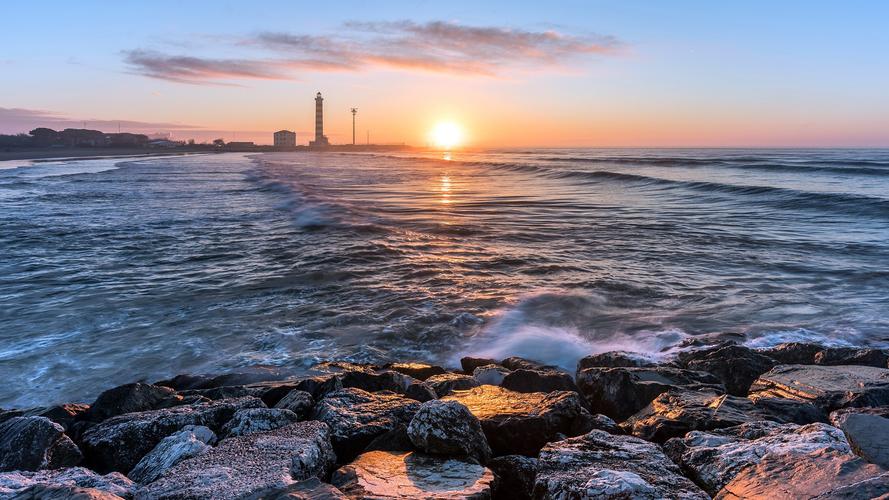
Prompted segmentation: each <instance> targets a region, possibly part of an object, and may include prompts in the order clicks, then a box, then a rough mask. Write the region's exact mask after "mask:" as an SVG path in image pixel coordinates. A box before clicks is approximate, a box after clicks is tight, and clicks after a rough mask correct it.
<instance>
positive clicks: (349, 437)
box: [312, 388, 420, 461]
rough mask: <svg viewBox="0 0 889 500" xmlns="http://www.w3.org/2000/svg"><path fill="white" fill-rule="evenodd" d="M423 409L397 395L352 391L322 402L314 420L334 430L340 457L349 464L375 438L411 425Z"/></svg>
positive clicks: (332, 396) (332, 395)
mask: <svg viewBox="0 0 889 500" xmlns="http://www.w3.org/2000/svg"><path fill="white" fill-rule="evenodd" d="M419 409H420V403H418V402H417V401H414V400H412V399H407V398H404V397H401V396H399V395H397V394H392V393H385V392H377V393H371V392H367V391H363V390H361V389H355V388H349V389H343V390H341V391H337V392H334V393H332V394H330V395H329V396H327V397H326V398H324V399H322V400H321V401H319V402H318V404H317V405H315V410H314V412H313V413H312V419H314V420H320V421H322V422H324V423H326V424H327V425H329V426H330V430H331V438H332V440H333V447H334V449H335V450H336V453H337V457H339V459H340V460H341V461H346V460H349V459H350V458H352V457H354V456H355V455H357V454H358V453H359V452H360V451H361V450H363V449H364V448H365V447H366V446H367V445H368V444H369V443H370V442H371V441H372V440H373V439H374V438H375V437H377V436H379V435H381V434H383V433H385V432H387V431H391V430H393V429H395V428H396V427H398V426H399V425H407V424H408V423H410V421H411V419H412V418H413V417H414V414H415V413H417V410H419Z"/></svg>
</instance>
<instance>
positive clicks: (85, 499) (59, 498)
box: [13, 484, 124, 500]
mask: <svg viewBox="0 0 889 500" xmlns="http://www.w3.org/2000/svg"><path fill="white" fill-rule="evenodd" d="M13 498H14V499H15V500H124V499H123V498H122V497H119V496H117V495H115V494H113V493H108V492H107V491H102V490H98V489H95V488H81V487H80V486H69V485H44V484H38V485H35V486H31V487H29V488H26V489H24V490H22V491H20V492H18V493H16V495H15V496H14V497H13Z"/></svg>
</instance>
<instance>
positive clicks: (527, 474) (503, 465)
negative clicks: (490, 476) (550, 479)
mask: <svg viewBox="0 0 889 500" xmlns="http://www.w3.org/2000/svg"><path fill="white" fill-rule="evenodd" d="M488 468H489V469H491V470H492V471H493V472H494V474H495V475H496V476H497V484H496V485H495V486H494V499H495V500H499V499H503V500H529V499H530V498H531V491H532V490H533V489H534V478H535V477H536V476H537V459H536V458H530V457H525V456H522V455H504V456H502V457H497V458H494V459H491V460H490V461H489V462H488Z"/></svg>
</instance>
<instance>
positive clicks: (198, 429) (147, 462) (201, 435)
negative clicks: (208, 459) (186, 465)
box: [127, 425, 216, 484]
mask: <svg viewBox="0 0 889 500" xmlns="http://www.w3.org/2000/svg"><path fill="white" fill-rule="evenodd" d="M215 443H216V433H214V432H213V431H211V430H210V428H209V427H204V426H201V425H187V426H185V428H183V429H182V430H181V431H179V432H177V433H175V434H173V435H170V436H167V437H165V438H164V439H162V440H161V442H160V443H158V444H157V446H155V447H154V449H153V450H151V451H150V452H148V454H147V455H145V456H144V457H142V460H140V461H139V463H138V464H136V466H135V467H133V470H131V471H130V473H129V474H127V476H128V477H129V478H130V479H132V480H133V481H136V482H137V483H141V484H148V483H150V482H152V481H154V480H156V479H157V478H159V477H160V476H161V474H163V472H164V471H166V470H167V469H169V468H170V467H172V466H174V465H176V464H177V463H179V462H181V461H182V460H185V459H186V458H191V457H193V456H196V455H200V454H201V453H204V452H206V451H208V450H209V449H210V445H213V444H215Z"/></svg>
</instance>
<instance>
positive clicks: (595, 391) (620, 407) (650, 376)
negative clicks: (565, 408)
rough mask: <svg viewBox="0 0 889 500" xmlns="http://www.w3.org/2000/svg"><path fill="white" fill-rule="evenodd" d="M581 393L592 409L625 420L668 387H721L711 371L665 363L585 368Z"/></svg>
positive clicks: (579, 382) (580, 375) (580, 377)
mask: <svg viewBox="0 0 889 500" xmlns="http://www.w3.org/2000/svg"><path fill="white" fill-rule="evenodd" d="M577 386H578V387H579V389H580V393H581V394H582V395H583V397H584V398H585V399H586V401H587V403H588V404H589V408H590V410H591V411H593V412H594V413H601V414H603V415H607V416H609V417H611V418H613V419H615V420H624V419H626V418H627V417H629V416H630V415H632V414H634V413H636V412H637V411H639V410H641V409H642V408H644V407H645V406H646V405H647V404H648V403H650V402H651V401H652V400H653V399H654V398H656V397H657V396H658V395H660V394H661V393H664V392H666V391H667V390H669V389H673V388H676V387H681V386H688V387H701V386H705V387H712V388H715V389H722V385H721V384H720V383H719V379H717V378H716V377H715V376H714V375H711V374H709V373H705V372H698V371H693V370H683V369H679V368H671V367H666V366H658V367H652V368H623V367H619V368H586V369H583V370H581V371H580V372H579V373H578V374H577Z"/></svg>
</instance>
